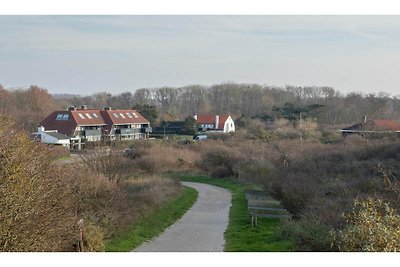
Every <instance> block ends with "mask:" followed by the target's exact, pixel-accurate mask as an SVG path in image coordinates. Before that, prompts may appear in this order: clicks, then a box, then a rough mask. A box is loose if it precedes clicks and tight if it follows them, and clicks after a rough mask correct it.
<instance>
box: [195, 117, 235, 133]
mask: <svg viewBox="0 0 400 267" xmlns="http://www.w3.org/2000/svg"><path fill="white" fill-rule="evenodd" d="M228 117H229V115H219V123H218V130H223V129H224V125H225V122H226V120H227V119H228ZM197 123H200V124H214V125H215V123H216V115H197Z"/></svg>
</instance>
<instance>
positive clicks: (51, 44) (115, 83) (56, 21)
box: [0, 15, 400, 95]
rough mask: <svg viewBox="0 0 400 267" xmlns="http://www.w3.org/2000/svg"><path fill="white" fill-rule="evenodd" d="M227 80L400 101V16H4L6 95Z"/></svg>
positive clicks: (0, 54)
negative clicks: (387, 95) (385, 95)
mask: <svg viewBox="0 0 400 267" xmlns="http://www.w3.org/2000/svg"><path fill="white" fill-rule="evenodd" d="M222 82H238V83H258V84H265V85H270V86H285V85H295V86H314V85H315V86H331V87H333V88H335V89H337V90H339V91H340V92H342V93H349V92H353V91H357V92H364V93H370V92H381V91H385V92H389V93H391V94H392V95H400V16H332V15H330V16H304V15H303V16H294V15H290V16H279V15H264V16H199V15H197V16H172V15H169V16H145V15H135V16H58V15H51V16H11V15H8V16H5V15H2V16H0V84H1V85H2V86H3V87H5V88H15V87H23V88H25V87H28V86H30V85H38V86H40V87H44V88H46V89H48V91H49V92H50V93H69V94H82V95H87V94H92V93H95V92H104V91H107V92H110V93H121V92H125V91H133V90H135V89H139V88H153V87H162V86H174V87H178V86H185V85H190V84H201V85H206V86H209V85H212V84H217V83H222Z"/></svg>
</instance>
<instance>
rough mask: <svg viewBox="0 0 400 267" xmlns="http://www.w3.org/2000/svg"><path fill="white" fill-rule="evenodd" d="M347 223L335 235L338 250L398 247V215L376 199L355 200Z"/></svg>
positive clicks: (399, 230) (395, 248) (369, 249)
mask: <svg viewBox="0 0 400 267" xmlns="http://www.w3.org/2000/svg"><path fill="white" fill-rule="evenodd" d="M346 218H347V223H348V225H347V226H346V227H345V229H343V230H340V231H338V232H337V234H336V235H335V238H336V245H337V247H338V248H339V250H341V251H369V252H374V251H381V252H390V251H392V252H396V251H399V250H400V215H399V214H397V213H396V212H395V210H394V209H393V208H392V207H390V205H389V204H388V203H385V202H383V201H382V200H381V199H379V198H367V199H366V200H360V199H356V200H355V201H354V210H353V212H352V213H351V214H347V216H346Z"/></svg>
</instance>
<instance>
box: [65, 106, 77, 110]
mask: <svg viewBox="0 0 400 267" xmlns="http://www.w3.org/2000/svg"><path fill="white" fill-rule="evenodd" d="M67 110H68V111H71V110H76V107H75V106H69V107H68V108H67Z"/></svg>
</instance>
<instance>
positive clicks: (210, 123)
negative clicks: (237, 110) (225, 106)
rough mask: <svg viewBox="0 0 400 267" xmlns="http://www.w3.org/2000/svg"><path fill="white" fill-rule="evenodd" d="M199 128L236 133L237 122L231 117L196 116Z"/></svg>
mask: <svg viewBox="0 0 400 267" xmlns="http://www.w3.org/2000/svg"><path fill="white" fill-rule="evenodd" d="M194 119H195V120H196V121H197V123H198V124H199V127H201V128H203V129H204V130H206V131H212V132H222V133H230V132H234V131H235V122H234V121H233V120H232V118H231V116H229V115H215V116H214V115H194Z"/></svg>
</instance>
